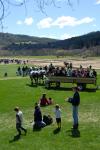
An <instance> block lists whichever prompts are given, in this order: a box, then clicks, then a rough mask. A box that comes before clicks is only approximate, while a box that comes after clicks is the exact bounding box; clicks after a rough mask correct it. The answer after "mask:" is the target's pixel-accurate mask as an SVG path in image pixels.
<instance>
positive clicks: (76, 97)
mask: <svg viewBox="0 0 100 150" xmlns="http://www.w3.org/2000/svg"><path fill="white" fill-rule="evenodd" d="M73 92H74V95H73V97H72V98H68V102H70V103H71V104H72V109H73V129H78V126H79V124H78V106H79V104H80V95H79V92H78V88H77V87H74V88H73Z"/></svg>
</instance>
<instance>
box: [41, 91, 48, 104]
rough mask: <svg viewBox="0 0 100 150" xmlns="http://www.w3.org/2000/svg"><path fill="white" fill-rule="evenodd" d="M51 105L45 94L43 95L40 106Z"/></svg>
mask: <svg viewBox="0 0 100 150" xmlns="http://www.w3.org/2000/svg"><path fill="white" fill-rule="evenodd" d="M46 105H49V102H48V99H47V98H46V94H45V93H44V94H43V95H42V98H41V99H40V106H46Z"/></svg>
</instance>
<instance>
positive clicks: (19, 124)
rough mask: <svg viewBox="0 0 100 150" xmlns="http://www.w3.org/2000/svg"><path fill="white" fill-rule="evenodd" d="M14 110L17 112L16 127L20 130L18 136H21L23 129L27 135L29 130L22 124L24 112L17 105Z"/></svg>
mask: <svg viewBox="0 0 100 150" xmlns="http://www.w3.org/2000/svg"><path fill="white" fill-rule="evenodd" d="M14 111H15V112H16V129H17V131H18V136H19V137H20V135H21V130H23V131H24V133H25V135H26V133H27V130H26V129H25V128H24V127H23V126H22V122H23V113H22V111H21V110H20V109H19V107H15V108H14Z"/></svg>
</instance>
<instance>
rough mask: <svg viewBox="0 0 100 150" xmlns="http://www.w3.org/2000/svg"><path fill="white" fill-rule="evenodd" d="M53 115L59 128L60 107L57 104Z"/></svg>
mask: <svg viewBox="0 0 100 150" xmlns="http://www.w3.org/2000/svg"><path fill="white" fill-rule="evenodd" d="M55 117H56V123H57V126H58V129H61V109H60V107H59V105H58V104H56V106H55Z"/></svg>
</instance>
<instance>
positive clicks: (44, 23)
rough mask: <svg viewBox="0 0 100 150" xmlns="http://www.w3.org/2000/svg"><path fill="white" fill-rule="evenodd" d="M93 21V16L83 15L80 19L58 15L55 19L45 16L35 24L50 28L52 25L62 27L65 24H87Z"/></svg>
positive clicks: (39, 26)
mask: <svg viewBox="0 0 100 150" xmlns="http://www.w3.org/2000/svg"><path fill="white" fill-rule="evenodd" d="M93 21H94V18H90V17H85V18H82V19H77V18H75V17H71V16H61V17H58V18H57V19H56V20H53V19H52V18H45V19H43V20H41V21H40V22H39V23H38V24H37V26H38V28H50V27H52V26H58V27H59V28H63V27H65V26H72V27H73V26H78V25H81V24H88V23H91V22H93Z"/></svg>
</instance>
